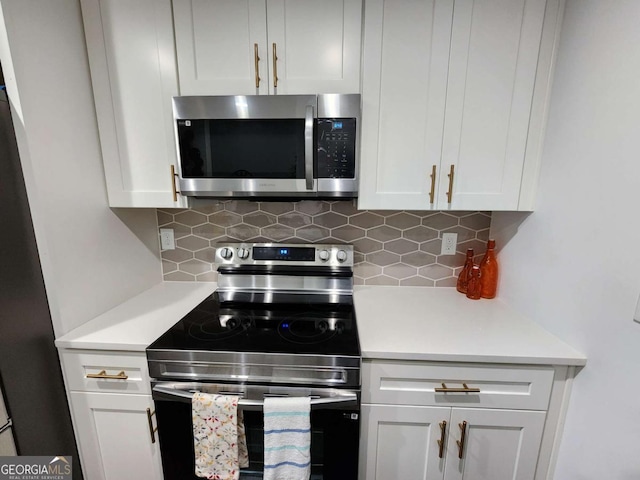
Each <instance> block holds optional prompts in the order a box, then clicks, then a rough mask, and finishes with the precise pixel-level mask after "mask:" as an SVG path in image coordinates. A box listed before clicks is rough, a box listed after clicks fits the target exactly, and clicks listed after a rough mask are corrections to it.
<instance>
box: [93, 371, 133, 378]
mask: <svg viewBox="0 0 640 480" xmlns="http://www.w3.org/2000/svg"><path fill="white" fill-rule="evenodd" d="M86 377H87V378H99V379H108V380H126V379H127V378H129V376H128V375H127V374H126V373H124V370H121V371H120V373H118V374H117V375H109V374H108V373H107V371H106V370H100V371H99V372H98V373H87V375H86Z"/></svg>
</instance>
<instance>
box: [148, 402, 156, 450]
mask: <svg viewBox="0 0 640 480" xmlns="http://www.w3.org/2000/svg"><path fill="white" fill-rule="evenodd" d="M155 414H156V412H151V409H150V408H147V420H148V421H149V433H150V434H151V443H156V432H157V431H158V427H156V428H153V416H154V415H155Z"/></svg>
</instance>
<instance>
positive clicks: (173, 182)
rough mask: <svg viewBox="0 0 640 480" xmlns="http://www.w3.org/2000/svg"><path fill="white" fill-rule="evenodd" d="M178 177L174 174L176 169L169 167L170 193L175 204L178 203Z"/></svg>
mask: <svg viewBox="0 0 640 480" xmlns="http://www.w3.org/2000/svg"><path fill="white" fill-rule="evenodd" d="M177 176H178V175H177V174H176V167H175V166H173V165H171V191H172V192H173V201H174V202H177V201H178V193H180V192H178V190H177V189H176V177H177Z"/></svg>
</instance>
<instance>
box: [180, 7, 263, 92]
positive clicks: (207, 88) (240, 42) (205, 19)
mask: <svg viewBox="0 0 640 480" xmlns="http://www.w3.org/2000/svg"><path fill="white" fill-rule="evenodd" d="M173 13H174V28H175V36H176V50H177V57H178V69H179V72H180V93H181V95H256V94H266V93H267V92H268V86H267V85H268V76H269V75H268V68H267V63H268V59H269V58H268V57H269V55H268V50H267V47H268V46H267V16H266V15H267V12H266V7H265V1H264V0H173Z"/></svg>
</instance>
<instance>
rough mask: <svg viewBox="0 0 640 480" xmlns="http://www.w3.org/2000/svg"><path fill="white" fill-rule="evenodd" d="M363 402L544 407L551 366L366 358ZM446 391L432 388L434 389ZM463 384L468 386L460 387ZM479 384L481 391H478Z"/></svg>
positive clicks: (545, 406)
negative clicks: (368, 359) (373, 359)
mask: <svg viewBox="0 0 640 480" xmlns="http://www.w3.org/2000/svg"><path fill="white" fill-rule="evenodd" d="M362 369H363V377H362V378H363V380H362V382H363V385H362V401H363V403H384V404H392V405H437V406H475V407H485V408H512V409H527V410H546V409H547V405H548V403H549V396H550V393H551V387H552V383H553V375H554V370H553V368H545V367H526V366H509V365H487V364H482V365H474V364H445V363H424V362H393V361H382V362H377V361H373V362H370V361H366V362H364V363H363V366H362ZM443 384H444V386H445V387H446V389H448V390H450V391H436V389H444V388H443ZM464 385H466V386H467V388H468V389H469V390H472V389H473V390H475V391H472V392H461V391H451V390H455V389H458V390H464V389H465V387H464ZM478 390H479V391H478Z"/></svg>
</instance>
